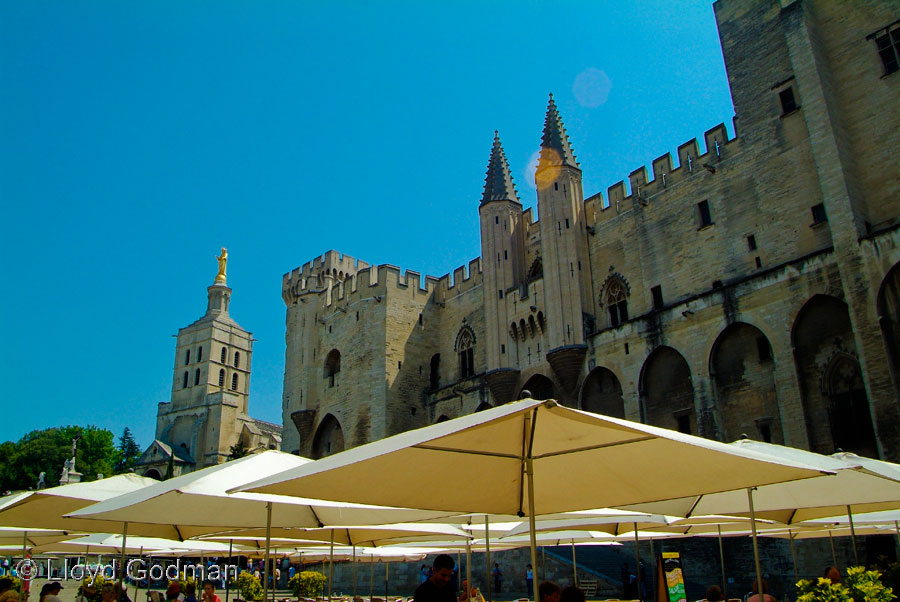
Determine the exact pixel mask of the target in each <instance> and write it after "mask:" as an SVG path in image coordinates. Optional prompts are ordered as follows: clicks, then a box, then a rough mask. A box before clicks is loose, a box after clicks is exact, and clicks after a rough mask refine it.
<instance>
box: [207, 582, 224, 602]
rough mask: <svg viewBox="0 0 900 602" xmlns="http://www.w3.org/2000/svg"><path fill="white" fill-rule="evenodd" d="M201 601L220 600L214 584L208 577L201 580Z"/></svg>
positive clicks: (211, 601) (212, 601) (218, 601)
mask: <svg viewBox="0 0 900 602" xmlns="http://www.w3.org/2000/svg"><path fill="white" fill-rule="evenodd" d="M203 602H222V600H221V599H219V596H218V595H216V586H215V584H214V583H213V582H212V581H211V580H210V579H206V580H204V581H203Z"/></svg>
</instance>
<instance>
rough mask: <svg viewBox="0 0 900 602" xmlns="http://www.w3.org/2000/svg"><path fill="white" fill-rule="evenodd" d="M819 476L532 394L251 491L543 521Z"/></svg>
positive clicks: (355, 450)
mask: <svg viewBox="0 0 900 602" xmlns="http://www.w3.org/2000/svg"><path fill="white" fill-rule="evenodd" d="M412 466H414V467H415V470H410V467H412ZM598 468H600V469H601V470H602V472H597V469H598ZM450 470H452V471H453V472H454V473H458V474H463V475H466V482H465V486H464V487H460V486H456V485H455V484H453V483H450V482H448V480H447V473H448V471H450ZM601 474H602V475H603V478H599V475H601ZM819 474H822V471H819V470H816V469H812V468H809V467H807V466H805V465H802V464H800V463H798V462H790V461H782V462H779V461H778V460H776V459H774V458H772V457H770V456H765V455H762V454H758V453H756V452H753V451H747V450H739V449H738V448H736V447H735V446H729V445H725V444H721V443H717V442H715V441H709V440H707V439H701V438H699V437H692V436H690V435H684V434H682V433H676V432H674V431H669V430H666V429H661V428H656V427H651V426H647V425H643V424H637V423H634V422H629V421H627V420H621V419H616V418H610V417H606V416H600V415H597V414H591V413H589V412H582V411H579V410H573V409H570V408H565V407H562V406H560V405H558V404H557V403H556V402H554V401H550V400H548V401H536V400H530V399H529V400H522V401H518V402H513V403H509V404H506V405H503V406H500V407H496V408H491V409H488V410H485V411H483V412H479V413H477V414H472V415H469V416H464V417H461V418H456V419H454V420H449V421H446V422H442V423H438V424H434V425H431V426H427V427H424V428H420V429H417V430H414V431H408V432H405V433H401V434H399V435H395V436H393V437H389V438H387V439H382V440H380V441H376V442H373V443H369V444H367V445H363V446H360V447H357V448H353V449H350V450H347V451H344V452H341V453H338V454H335V455H333V456H328V457H326V458H323V459H321V460H319V461H317V462H315V463H313V464H310V465H306V466H300V467H297V468H294V469H291V470H288V471H285V472H284V473H283V474H281V475H274V476H271V477H268V478H263V479H260V480H257V481H255V482H252V483H249V484H248V485H246V486H244V487H241V488H240V489H241V490H249V491H255V492H260V493H274V494H285V495H298V496H303V495H311V494H312V493H313V492H316V494H318V495H323V496H327V497H329V498H332V499H339V500H352V501H355V502H362V503H375V504H404V505H407V506H415V507H418V508H423V509H428V510H451V511H459V512H487V513H494V514H519V515H521V516H526V515H527V516H528V517H529V520H530V521H531V523H532V527H533V522H534V517H535V515H536V514H542V513H553V512H566V511H573V510H587V509H591V508H596V507H598V506H623V505H626V504H630V503H638V502H639V501H655V500H661V499H668V498H672V497H683V496H685V495H695V494H697V493H698V492H705V493H709V492H714V491H723V490H730V489H737V488H740V487H752V486H755V485H760V484H768V483H776V482H781V481H785V480H791V479H798V478H807V477H811V476H817V475H819ZM578 475H585V477H586V478H583V479H578V478H577V476H578ZM531 533H532V538H531V560H532V566H537V556H536V547H537V545H536V541H535V538H534V528H532V529H531Z"/></svg>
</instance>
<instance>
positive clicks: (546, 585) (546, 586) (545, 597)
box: [538, 581, 560, 602]
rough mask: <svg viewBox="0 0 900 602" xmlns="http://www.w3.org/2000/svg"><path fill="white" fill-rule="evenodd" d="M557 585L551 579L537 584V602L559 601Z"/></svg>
mask: <svg viewBox="0 0 900 602" xmlns="http://www.w3.org/2000/svg"><path fill="white" fill-rule="evenodd" d="M559 596H560V589H559V586H558V585H556V584H555V583H553V582H552V581H544V582H543V583H541V584H540V585H539V586H538V600H539V602H559Z"/></svg>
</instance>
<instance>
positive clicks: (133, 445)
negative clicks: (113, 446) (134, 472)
mask: <svg viewBox="0 0 900 602" xmlns="http://www.w3.org/2000/svg"><path fill="white" fill-rule="evenodd" d="M118 450H119V461H118V462H117V463H116V474H119V473H123V472H128V470H129V469H130V468H134V465H135V463H136V462H137V461H138V460H139V459H140V457H141V448H140V447H139V446H138V444H137V441H135V440H134V435H133V434H132V433H131V429H130V428H128V427H127V426H126V427H125V430H124V431H123V432H122V436H121V437H119V446H118Z"/></svg>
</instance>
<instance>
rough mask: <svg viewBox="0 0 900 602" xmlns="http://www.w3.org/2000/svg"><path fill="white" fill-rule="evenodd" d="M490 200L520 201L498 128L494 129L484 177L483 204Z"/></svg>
mask: <svg viewBox="0 0 900 602" xmlns="http://www.w3.org/2000/svg"><path fill="white" fill-rule="evenodd" d="M490 201H514V202H516V203H518V202H519V196H518V195H517V194H516V186H515V184H513V179H512V174H511V173H510V172H509V163H507V161H506V153H505V152H503V145H502V144H500V135H499V134H498V132H497V131H496V130H494V146H493V147H491V159H490V161H488V168H487V176H486V177H485V178H484V195H482V197H481V203H482V204H484V203H489V202H490Z"/></svg>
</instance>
